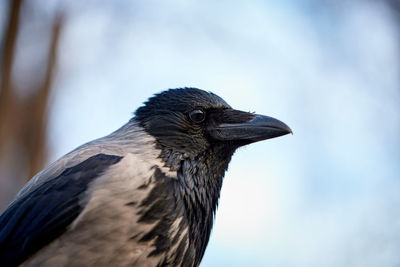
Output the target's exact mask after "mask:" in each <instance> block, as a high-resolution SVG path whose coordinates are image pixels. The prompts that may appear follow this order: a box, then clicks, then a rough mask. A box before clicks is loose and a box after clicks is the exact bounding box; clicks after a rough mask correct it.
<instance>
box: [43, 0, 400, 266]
mask: <svg viewBox="0 0 400 267" xmlns="http://www.w3.org/2000/svg"><path fill="white" fill-rule="evenodd" d="M47 2H48V4H49V9H51V8H50V7H52V5H53V2H54V1H50V0H49V1H47ZM334 2H335V1H332V2H330V1H324V3H323V4H322V1H316V2H314V1H306V0H303V1H302V0H299V1H253V0H251V1H246V2H245V1H201V2H200V1H179V0H175V1H136V2H134V3H133V2H128V1H126V2H125V1H115V2H112V3H111V2H105V1H104V2H102V4H98V2H96V1H88V2H86V3H85V4H77V2H73V1H70V2H65V8H66V9H67V10H68V11H69V12H70V13H69V16H68V20H67V24H66V28H65V31H64V35H63V38H62V42H61V47H60V50H59V54H60V65H59V75H58V77H57V80H56V84H55V85H56V88H55V92H56V94H54V96H53V100H54V102H53V104H52V106H51V114H50V141H51V144H52V151H51V155H50V156H51V160H55V159H56V158H58V157H60V156H62V155H63V154H65V153H67V152H69V151H70V150H72V149H73V148H75V147H76V146H78V145H80V144H82V143H84V142H87V141H89V140H92V139H94V138H97V137H101V136H103V135H106V134H108V133H110V132H112V131H113V130H115V129H116V128H118V127H120V126H121V125H122V124H124V123H125V122H127V121H128V120H129V118H130V117H131V116H132V112H133V111H134V110H135V109H136V108H137V107H138V106H140V105H141V103H142V102H143V101H145V100H146V99H147V98H148V97H149V96H151V95H152V94H154V93H157V92H159V91H161V90H164V89H167V88H174V87H183V86H194V87H199V88H202V89H206V90H210V91H213V92H215V93H216V94H218V95H220V96H221V97H223V98H224V99H225V100H226V101H227V102H228V103H229V104H231V105H232V106H233V107H235V108H237V109H242V110H246V111H256V112H257V113H260V114H266V115H269V116H274V117H276V118H279V119H280V120H282V121H284V122H286V123H287V124H288V125H289V126H290V127H291V128H292V129H293V131H294V135H291V136H285V137H282V138H278V139H273V140H269V141H266V142H261V143H256V144H253V145H250V146H248V147H245V148H242V149H240V150H239V151H238V152H237V153H236V155H235V156H234V158H233V160H232V162H231V165H230V168H229V171H228V172H227V174H226V179H225V181H224V186H223V190H222V194H221V199H220V206H219V210H218V212H217V216H216V224H215V227H214V230H213V234H212V237H211V241H210V243H209V246H208V249H207V251H206V255H205V257H204V260H203V263H202V265H201V266H202V267H208V266H290V267H291V266H293V267H295V266H296V267H297V266H399V265H400V256H399V255H398V250H399V247H400V213H399V212H398V207H399V205H400V194H399V193H398V191H399V185H400V177H399V176H400V175H399V173H400V172H399V171H400V170H399V168H400V167H399V164H398V162H399V160H400V152H399V151H400V149H399V147H400V143H399V133H400V126H399V125H400V113H399V106H400V105H399V103H400V89H399V88H400V84H399V73H400V72H399V65H398V59H399V58H400V57H399V54H398V53H399V52H398V51H400V50H399V47H398V35H397V28H396V27H395V25H394V24H393V21H392V17H391V13H390V12H389V11H388V10H387V9H386V7H385V6H384V5H383V4H382V3H380V2H378V1H365V2H363V1H343V2H342V3H341V4H338V3H334Z"/></svg>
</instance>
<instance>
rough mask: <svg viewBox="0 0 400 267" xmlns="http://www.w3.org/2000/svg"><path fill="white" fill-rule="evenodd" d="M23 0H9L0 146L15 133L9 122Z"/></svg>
mask: <svg viewBox="0 0 400 267" xmlns="http://www.w3.org/2000/svg"><path fill="white" fill-rule="evenodd" d="M22 3H23V0H9V7H10V9H9V17H8V22H7V27H6V31H5V32H4V38H3V40H4V46H3V55H2V62H1V72H2V77H1V85H0V86H1V87H0V90H1V91H0V148H2V147H3V145H4V143H5V142H6V139H8V136H10V135H13V134H14V130H15V129H13V125H11V124H10V123H9V120H10V115H11V114H13V111H14V110H15V95H14V94H13V90H12V89H13V88H12V87H13V86H12V81H11V77H12V68H13V61H14V54H15V43H16V39H17V36H18V29H19V16H20V10H21V6H22Z"/></svg>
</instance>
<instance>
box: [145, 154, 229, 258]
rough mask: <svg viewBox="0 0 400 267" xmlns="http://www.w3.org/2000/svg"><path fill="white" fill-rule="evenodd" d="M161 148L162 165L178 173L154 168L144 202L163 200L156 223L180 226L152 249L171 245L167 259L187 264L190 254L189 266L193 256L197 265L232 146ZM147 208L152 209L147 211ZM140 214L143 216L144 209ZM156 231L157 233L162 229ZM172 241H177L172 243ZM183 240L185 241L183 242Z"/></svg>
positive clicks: (207, 239) (210, 227) (208, 231)
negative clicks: (188, 151) (190, 152)
mask: <svg viewBox="0 0 400 267" xmlns="http://www.w3.org/2000/svg"><path fill="white" fill-rule="evenodd" d="M161 151H162V152H161V153H160V158H161V159H162V161H163V162H164V163H165V166H164V167H168V168H169V169H170V170H171V171H173V172H176V174H177V175H176V177H168V176H167V175H166V174H164V173H162V172H161V171H160V169H157V170H156V171H155V173H156V176H157V177H156V179H155V183H156V185H155V186H154V188H153V190H152V192H151V193H150V195H149V197H148V199H146V200H145V202H146V203H145V204H146V206H154V207H156V206H157V205H158V204H157V205H155V204H156V203H159V204H160V203H162V205H163V206H165V207H164V208H163V211H160V212H161V214H159V215H158V216H157V217H158V218H159V220H160V222H159V225H163V224H164V226H163V227H162V228H167V229H169V230H168V231H167V233H172V232H173V231H171V227H173V224H174V223H173V222H178V221H179V229H178V230H177V231H178V232H176V234H174V235H170V236H168V235H165V234H164V236H163V238H162V240H163V243H160V244H159V246H158V247H156V249H155V251H154V253H157V251H158V250H160V248H166V247H170V248H171V250H174V251H170V252H169V253H167V254H169V255H173V256H172V258H170V259H168V262H170V263H174V264H177V265H181V264H182V265H183V266H186V265H185V262H186V260H185V259H187V260H188V261H189V258H191V260H190V261H191V264H190V265H189V266H191V265H192V264H193V259H194V263H195V266H196V265H198V264H199V263H200V261H201V259H202V257H203V255H204V252H205V249H206V246H207V243H208V241H209V237H210V233H211V229H212V226H213V221H214V216H215V212H216V209H217V206H218V200H219V196H220V190H221V187H222V181H223V176H224V173H225V171H226V169H227V167H228V164H229V161H230V159H231V157H232V155H233V150H227V149H226V147H223V146H221V147H218V146H213V147H212V150H211V149H210V150H209V151H204V152H203V153H201V154H199V155H197V156H195V157H188V156H187V155H185V154H184V153H179V152H176V151H172V150H168V149H165V148H164V149H161ZM150 202H154V203H150ZM149 204H150V205H149ZM149 212H150V213H152V211H150V210H149V211H147V213H149ZM153 216H154V214H153ZM143 217H146V212H144V214H143ZM145 219H146V218H144V219H143V221H145ZM185 229H186V231H185ZM157 232H158V233H157V234H158V236H159V235H160V232H162V231H157ZM164 233H165V231H164ZM154 234H156V233H154ZM182 235H184V236H182ZM175 241H176V242H178V243H177V244H175V243H174V242H175ZM165 242H167V243H168V244H167V245H166V244H165ZM183 242H186V244H185V245H184V244H182V243H183ZM156 244H157V242H156ZM157 249H158V250H157ZM186 263H188V262H186Z"/></svg>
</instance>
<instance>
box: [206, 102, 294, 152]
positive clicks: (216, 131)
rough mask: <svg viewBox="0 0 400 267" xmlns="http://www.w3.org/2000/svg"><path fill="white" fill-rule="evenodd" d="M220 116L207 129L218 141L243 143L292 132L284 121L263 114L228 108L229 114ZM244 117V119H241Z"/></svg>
mask: <svg viewBox="0 0 400 267" xmlns="http://www.w3.org/2000/svg"><path fill="white" fill-rule="evenodd" d="M222 118H223V119H222V121H220V122H219V123H217V124H216V125H214V126H212V127H210V128H209V129H208V133H209V134H210V135H211V137H212V138H213V139H216V140H219V141H233V142H237V143H238V144H240V145H243V144H250V143H254V142H257V141H262V140H266V139H270V138H274V137H279V136H282V135H285V134H289V133H292V130H291V129H290V128H289V126H287V125H286V124H285V123H283V122H281V121H280V120H277V119H274V118H272V117H268V116H264V115H258V114H253V113H247V112H243V111H239V110H230V111H229V115H228V116H226V115H225V116H222ZM244 118H246V121H243V119H244Z"/></svg>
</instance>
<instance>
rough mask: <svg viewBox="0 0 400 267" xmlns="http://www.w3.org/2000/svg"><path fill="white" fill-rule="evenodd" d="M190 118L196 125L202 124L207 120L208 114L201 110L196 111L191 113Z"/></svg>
mask: <svg viewBox="0 0 400 267" xmlns="http://www.w3.org/2000/svg"><path fill="white" fill-rule="evenodd" d="M189 118H190V119H191V120H192V121H194V122H196V123H200V122H203V121H204V119H205V118H206V113H205V112H204V111H202V110H201V109H195V110H192V111H191V112H190V113H189Z"/></svg>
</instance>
